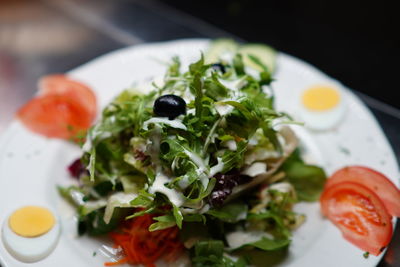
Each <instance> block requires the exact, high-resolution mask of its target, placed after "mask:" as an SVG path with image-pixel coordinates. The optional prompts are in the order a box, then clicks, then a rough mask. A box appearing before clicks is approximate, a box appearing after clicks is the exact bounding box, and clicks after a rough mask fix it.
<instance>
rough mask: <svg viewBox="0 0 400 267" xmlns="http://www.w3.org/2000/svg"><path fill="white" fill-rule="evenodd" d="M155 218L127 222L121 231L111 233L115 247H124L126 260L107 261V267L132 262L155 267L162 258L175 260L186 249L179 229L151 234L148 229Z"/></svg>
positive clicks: (169, 260) (147, 217) (145, 217)
mask: <svg viewBox="0 0 400 267" xmlns="http://www.w3.org/2000/svg"><path fill="white" fill-rule="evenodd" d="M153 217H154V215H149V214H146V215H143V216H140V217H137V218H134V219H132V220H129V221H127V222H125V223H124V224H123V226H122V227H121V228H120V229H119V230H120V231H119V232H112V233H110V236H111V238H112V239H113V241H114V243H115V247H121V248H122V250H123V252H124V257H123V258H122V259H120V260H119V261H116V262H106V263H105V264H104V266H115V265H120V264H124V263H129V264H142V265H144V266H146V267H155V262H156V261H157V260H159V259H164V260H165V261H167V262H173V261H175V260H176V259H177V258H178V257H179V255H180V254H181V252H182V250H183V245H182V243H181V242H180V240H179V230H178V228H177V227H176V226H175V227H170V228H167V229H163V230H158V231H154V232H150V231H149V230H148V228H149V226H150V225H151V224H152V223H153V222H154V221H153Z"/></svg>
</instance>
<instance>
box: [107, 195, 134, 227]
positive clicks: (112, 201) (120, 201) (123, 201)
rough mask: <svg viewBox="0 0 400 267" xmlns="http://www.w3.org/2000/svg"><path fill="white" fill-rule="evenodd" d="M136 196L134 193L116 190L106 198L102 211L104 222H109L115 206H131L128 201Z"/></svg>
mask: <svg viewBox="0 0 400 267" xmlns="http://www.w3.org/2000/svg"><path fill="white" fill-rule="evenodd" d="M136 197H137V194H135V193H128V194H127V193H124V192H117V193H115V194H113V195H111V196H110V197H109V198H108V201H107V206H106V210H105V212H104V217H103V219H104V222H105V223H107V224H108V223H109V222H110V220H111V218H112V215H113V213H114V209H115V208H124V207H131V204H130V202H131V201H132V200H133V199H135V198H136Z"/></svg>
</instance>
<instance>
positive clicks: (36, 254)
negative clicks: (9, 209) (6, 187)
mask: <svg viewBox="0 0 400 267" xmlns="http://www.w3.org/2000/svg"><path fill="white" fill-rule="evenodd" d="M59 235H60V225H59V223H58V222H57V220H56V218H55V216H54V215H53V213H52V212H51V211H50V210H49V209H47V208H44V207H40V206H24V207H22V208H19V209H17V210H15V211H14V212H13V213H12V214H11V215H10V216H9V218H8V220H6V221H5V222H4V223H3V229H2V239H3V243H4V246H5V247H6V249H7V250H8V252H9V253H10V254H11V255H12V256H13V257H14V258H16V259H17V260H19V261H22V262H36V261H39V260H41V259H43V258H45V257H46V256H48V255H49V254H50V253H51V252H52V251H53V249H54V248H55V247H56V245H57V242H58V238H59Z"/></svg>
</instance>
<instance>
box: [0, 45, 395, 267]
mask: <svg viewBox="0 0 400 267" xmlns="http://www.w3.org/2000/svg"><path fill="white" fill-rule="evenodd" d="M207 45H208V41H207V40H203V39H192V40H179V41H171V42H164V43H155V44H145V45H138V46H134V47H128V48H125V49H121V50H118V51H115V52H112V53H109V54H107V55H104V56H101V57H100V58H98V59H95V60H93V61H91V62H89V63H86V64H84V65H83V66H81V67H79V68H76V69H74V70H72V71H71V72H69V75H71V76H72V77H73V78H76V79H78V80H81V81H83V82H85V83H87V84H88V85H90V86H91V87H92V88H93V89H94V90H95V91H96V93H97V96H98V99H99V102H100V105H101V107H104V106H105V105H106V104H107V103H108V102H109V101H110V100H111V99H112V98H113V97H114V96H115V95H117V94H118V93H119V92H120V91H121V90H123V89H124V88H126V87H128V86H130V85H131V84H132V83H133V82H134V81H139V82H140V81H144V80H147V79H149V78H151V77H154V76H158V75H162V74H163V72H164V71H165V66H164V65H163V64H161V63H160V62H167V61H168V60H169V59H170V58H171V57H172V56H173V55H178V56H180V57H181V59H182V62H183V65H184V66H185V65H186V64H188V63H189V62H192V61H194V60H196V59H198V58H199V56H200V51H202V50H204V49H205V48H206V47H207ZM276 80H277V81H276V82H274V84H273V85H274V91H275V93H276V96H277V97H276V98H277V108H278V109H279V110H284V111H287V112H289V113H292V114H294V115H295V114H296V113H297V112H296V106H297V105H298V95H299V94H300V91H301V90H302V89H304V88H306V87H308V86H311V85H314V84H333V85H335V86H336V87H338V88H339V89H341V90H343V94H344V98H345V101H346V105H347V115H346V117H345V118H344V119H343V121H342V122H341V124H340V125H338V127H336V128H335V129H334V130H332V131H329V132H319V133H318V132H312V131H309V130H307V129H304V128H301V127H298V126H296V127H295V131H296V132H297V134H298V135H299V137H300V139H301V140H302V143H303V146H304V147H305V148H306V150H307V151H308V155H307V158H308V160H309V161H314V162H316V163H318V164H321V165H323V167H324V168H325V170H326V171H327V173H328V174H331V173H332V172H333V171H334V170H336V169H338V168H340V167H343V166H345V165H349V164H361V165H366V166H369V167H372V168H375V169H377V170H379V171H381V172H383V173H384V174H385V175H387V176H388V177H390V178H391V179H392V181H393V182H394V183H395V184H396V185H399V181H398V180H397V177H398V174H399V171H398V169H397V164H396V159H395V156H394V154H393V151H392V149H391V148H390V146H389V144H388V141H387V139H386V137H385V136H384V134H383V132H382V130H381V128H380V127H379V125H378V123H377V122H376V120H375V118H374V117H373V116H372V114H371V112H370V111H369V110H368V109H367V108H366V107H365V106H364V104H363V103H362V102H361V101H360V100H359V99H358V98H357V97H356V96H355V95H354V94H353V93H351V92H350V91H349V90H348V89H346V88H344V87H343V85H341V84H340V83H339V82H337V81H335V80H333V79H331V78H329V77H328V76H326V75H325V74H323V73H322V72H320V71H318V70H317V69H315V68H314V67H312V66H310V65H309V64H307V63H305V62H302V61H300V60H299V59H296V58H293V57H291V56H288V55H285V54H279V56H278V70H277V73H276ZM79 155H80V152H79V149H77V148H76V147H74V146H73V145H71V144H68V143H67V142H63V141H60V140H53V139H46V138H43V137H41V136H38V135H35V134H33V133H31V132H29V131H27V130H25V129H24V128H23V127H22V126H21V125H20V124H19V123H18V122H17V121H15V122H13V123H12V124H11V126H10V127H9V128H8V129H7V130H6V131H5V133H4V134H3V136H2V138H1V139H0V224H3V223H4V221H5V220H6V219H7V216H8V214H10V212H12V211H13V210H14V209H16V208H18V207H20V206H22V205H27V204H39V205H44V206H48V207H50V208H52V209H53V210H56V211H57V216H58V218H59V221H60V222H61V226H62V234H61V238H60V241H59V243H58V246H57V247H56V249H55V250H54V251H53V253H52V254H51V255H49V256H48V257H47V258H45V259H44V260H42V261H40V262H38V263H36V264H29V266H32V265H33V266H41V267H46V266H48V267H54V266H58V267H62V266H65V267H70V266H75V267H79V266H103V262H104V261H105V259H106V258H105V257H104V255H103V254H106V253H107V252H106V250H105V249H104V248H101V244H102V242H101V241H100V240H96V239H92V238H88V237H81V238H78V237H77V236H76V231H75V220H74V211H73V210H72V209H71V208H70V207H69V206H68V205H67V204H66V203H65V202H64V201H63V200H62V199H61V198H60V197H59V196H58V194H57V191H56V185H57V184H63V185H65V184H69V183H71V179H70V178H69V177H68V173H67V171H66V166H67V165H68V164H69V163H71V162H72V160H74V159H76V158H77V157H78V156H79ZM296 210H298V211H300V212H303V213H305V214H306V215H307V221H306V223H305V224H304V225H302V226H301V227H300V229H299V230H297V231H296V232H295V233H294V236H293V242H292V244H291V246H290V249H289V255H288V256H287V257H286V258H285V260H284V261H283V262H281V263H280V265H282V266H309V267H312V266H324V267H328V266H332V267H333V266H352V267H356V266H363V267H365V266H374V265H376V264H377V263H378V261H379V259H380V257H374V256H370V257H369V258H368V259H365V258H364V257H363V256H362V254H363V252H362V251H361V250H359V249H358V248H356V247H354V246H352V245H351V244H350V243H348V242H346V241H345V240H344V239H343V238H342V236H341V234H340V232H339V230H338V229H336V228H335V227H334V226H333V225H332V224H331V223H330V222H329V221H328V220H326V219H323V218H322V216H321V215H320V212H319V205H318V203H313V204H299V205H297V206H296ZM94 252H96V256H94ZM0 262H1V264H3V266H4V267H16V266H27V265H28V264H24V263H21V262H19V261H17V260H15V259H14V258H13V257H11V256H10V255H9V253H8V252H7V251H6V250H5V248H4V246H3V244H2V243H0Z"/></svg>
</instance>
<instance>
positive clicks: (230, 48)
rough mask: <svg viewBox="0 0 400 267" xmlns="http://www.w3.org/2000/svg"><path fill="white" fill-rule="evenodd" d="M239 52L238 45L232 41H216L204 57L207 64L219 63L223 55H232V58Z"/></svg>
mask: <svg viewBox="0 0 400 267" xmlns="http://www.w3.org/2000/svg"><path fill="white" fill-rule="evenodd" d="M237 50H238V44H237V43H236V42H235V41H233V40H231V39H216V40H214V41H212V42H211V44H210V47H209V48H208V49H207V52H206V53H205V55H204V59H205V63H206V64H213V63H218V62H219V61H220V57H221V55H223V54H224V53H232V56H234V55H235V53H236V52H237Z"/></svg>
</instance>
